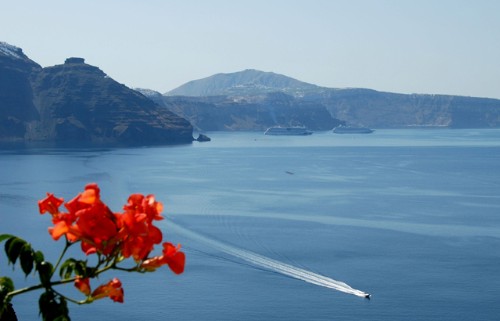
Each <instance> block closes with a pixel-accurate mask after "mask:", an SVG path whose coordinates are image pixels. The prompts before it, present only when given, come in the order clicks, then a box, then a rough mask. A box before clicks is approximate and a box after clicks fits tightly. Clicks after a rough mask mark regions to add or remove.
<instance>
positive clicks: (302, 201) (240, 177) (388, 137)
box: [0, 129, 500, 321]
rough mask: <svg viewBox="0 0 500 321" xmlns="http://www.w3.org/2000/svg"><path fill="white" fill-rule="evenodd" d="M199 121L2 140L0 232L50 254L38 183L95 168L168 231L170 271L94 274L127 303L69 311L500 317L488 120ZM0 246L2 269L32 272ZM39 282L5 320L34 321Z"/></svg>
mask: <svg viewBox="0 0 500 321" xmlns="http://www.w3.org/2000/svg"><path fill="white" fill-rule="evenodd" d="M207 135H208V136H210V137H211V138H212V141H211V142H206V143H198V142H194V143H193V144H192V145H180V146H170V147H143V148H116V149H111V148H94V149H89V148H78V146H75V147H73V148H69V149H68V148H66V149H60V148H47V147H46V148H41V147H40V148H30V149H12V148H3V149H2V150H1V151H0V233H11V234H16V235H19V236H21V237H23V238H25V239H26V240H28V241H29V242H31V243H32V246H33V247H34V248H36V249H43V250H44V251H46V257H47V258H48V259H50V260H53V261H55V260H56V259H57V256H58V253H59V251H60V250H61V247H62V245H63V244H62V242H61V241H60V242H54V241H53V240H52V239H51V238H50V236H49V235H48V233H47V227H48V226H50V217H48V216H46V215H40V214H38V210H37V200H38V199H41V198H43V197H44V196H45V193H46V192H53V193H55V194H56V196H60V197H64V198H65V199H66V200H69V199H71V198H73V197H74V196H75V195H76V194H77V193H78V192H80V191H82V190H83V188H84V186H85V184H87V183H89V182H97V183H98V184H99V185H100V187H101V193H102V198H103V200H104V201H105V202H106V203H107V204H108V205H109V206H110V207H111V208H112V209H113V210H114V211H120V210H121V208H122V206H123V204H124V203H125V202H126V199H127V197H128V195H129V194H131V193H144V194H154V195H155V196H156V198H157V199H158V200H159V201H161V202H163V203H164V208H165V209H164V215H165V216H166V217H167V219H165V220H163V221H161V222H160V223H159V225H160V227H161V229H162V230H163V233H164V238H165V239H166V240H168V241H172V242H173V243H181V244H182V246H183V250H184V251H185V252H186V254H187V263H186V270H185V272H184V274H182V275H180V276H176V275H174V274H173V273H171V272H170V271H169V270H168V269H167V268H162V269H160V270H158V271H157V272H155V273H149V274H137V273H133V274H132V273H129V274H127V273H123V272H122V273H114V272H109V273H106V274H104V275H103V276H102V277H101V279H100V280H101V281H102V282H107V281H108V280H109V279H111V278H113V277H115V276H118V277H119V278H120V279H121V280H122V283H123V287H124V289H125V303H124V304H119V303H113V302H112V301H111V300H109V299H103V300H100V301H97V302H95V303H93V304H91V305H86V306H76V305H72V304H70V315H71V317H72V320H93V321H100V320H122V321H128V320H130V321H132V320H134V321H135V320H146V319H147V320H155V319H156V320H176V321H182V320H217V321H224V320H243V321H244V320H349V321H350V320H380V321H391V320H394V321H396V320H398V321H400V320H412V321H415V320H426V321H429V320H436V321H438V320H439V321H446V320H450V321H456V320H471V321H474V320H491V321H494V320H495V321H496V320H500V130H483V129H481V130H449V129H405V130H377V131H375V133H373V134H370V135H336V134H332V133H331V132H317V133H314V134H313V135H311V136H306V137H293V136H280V137H278V136H265V135H263V134H262V133H255V132H250V133H249V132H246V133H226V132H224V133H222V132H213V133H207ZM1 250H2V253H1V255H0V275H9V276H12V277H14V279H15V283H16V286H17V287H22V286H24V285H27V284H33V283H35V282H36V279H35V278H34V277H31V276H30V277H28V278H27V279H26V280H25V278H24V276H21V275H20V274H21V273H20V271H21V270H20V269H19V266H16V268H15V270H13V269H12V266H7V264H6V261H5V255H4V253H3V245H2V246H1ZM76 250H77V249H76ZM70 254H74V255H80V254H79V252H78V251H74V252H73V253H70ZM256 258H258V259H256ZM266 262H267V263H269V262H271V263H269V264H268V265H267V266H266ZM273 266H281V270H280V269H279V268H273ZM283 269H284V270H285V272H286V270H287V269H289V270H290V269H291V271H292V272H293V271H295V272H293V273H296V274H297V273H298V272H296V271H301V273H303V274H302V275H303V276H304V275H305V276H308V277H312V278H313V279H314V278H315V277H316V276H317V275H323V276H325V277H327V278H330V279H332V280H337V281H341V282H345V283H346V284H347V285H349V286H350V287H352V288H353V289H356V290H360V291H362V292H366V293H370V294H371V295H372V297H371V300H367V299H365V298H362V297H359V296H355V295H352V294H349V293H343V292H340V291H337V290H334V289H330V288H327V287H325V286H322V284H321V282H317V283H320V284H312V283H308V282H305V281H303V280H301V279H300V278H295V277H293V275H287V274H286V273H283V271H284V270H283ZM302 271H304V272H302ZM293 273H291V274H293ZM323 285H324V284H323ZM60 290H61V292H64V293H68V294H71V295H74V296H75V298H76V299H82V297H81V296H80V295H79V294H78V293H76V291H74V290H73V289H72V286H71V285H70V286H67V287H66V288H65V287H61V288H60ZM39 294H40V293H39V292H38V293H33V294H30V295H25V296H19V297H16V298H15V299H14V301H13V304H14V307H15V309H16V312H17V315H18V317H19V320H21V321H25V320H37V319H39V317H38V307H37V299H38V296H39Z"/></svg>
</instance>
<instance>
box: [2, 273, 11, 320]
mask: <svg viewBox="0 0 500 321" xmlns="http://www.w3.org/2000/svg"><path fill="white" fill-rule="evenodd" d="M13 290H14V282H12V280H11V279H10V278H8V277H1V278H0V316H1V315H2V313H3V312H4V311H5V310H6V309H7V306H8V304H9V301H10V300H9V297H8V296H7V294H8V293H9V292H11V291H13Z"/></svg>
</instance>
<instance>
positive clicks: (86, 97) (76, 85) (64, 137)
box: [0, 43, 193, 145]
mask: <svg viewBox="0 0 500 321" xmlns="http://www.w3.org/2000/svg"><path fill="white" fill-rule="evenodd" d="M0 141H3V142H56V143H78V144H81V143H88V144H101V145H102V144H105V145H117V144H119V145H129V144H133V145H152V144H171V143H190V142H192V141H193V137H192V126H191V124H189V122H188V121H187V120H185V119H183V118H181V117H179V116H177V115H175V114H174V113H172V112H171V111H169V110H167V109H165V108H163V107H160V106H158V105H157V104H155V103H154V102H153V101H152V100H150V99H149V98H147V97H145V96H144V95H142V94H140V93H138V92H137V91H134V90H132V89H130V88H128V87H126V86H125V85H123V84H120V83H118V82H116V81H115V80H113V79H112V78H110V77H108V76H107V75H106V74H105V73H104V72H103V71H102V70H100V69H99V68H98V67H95V66H91V65H88V64H86V63H85V60H84V59H83V58H78V57H71V58H68V59H66V61H65V63H64V64H61V65H55V66H51V67H45V68H41V67H40V66H39V65H38V64H36V63H35V62H33V61H32V60H30V59H29V58H28V57H27V56H26V55H24V53H22V50H21V49H20V48H17V47H15V46H12V45H9V44H6V43H0Z"/></svg>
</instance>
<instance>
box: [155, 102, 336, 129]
mask: <svg viewBox="0 0 500 321" xmlns="http://www.w3.org/2000/svg"><path fill="white" fill-rule="evenodd" d="M163 104H164V106H165V107H167V108H168V109H170V110H172V111H173V112H175V113H176V114H178V115H181V116H182V117H184V118H186V119H188V120H189V121H190V122H191V124H193V126H195V128H196V129H198V130H202V131H238V130H250V131H257V130H259V131H263V130H265V129H267V128H269V127H271V126H276V125H280V126H306V127H307V128H309V129H311V130H330V129H332V128H333V127H335V126H337V125H339V124H340V121H339V120H337V119H334V118H332V116H331V115H330V114H329V113H328V111H327V110H326V108H325V106H323V105H321V104H318V103H315V102H306V101H301V100H297V99H295V98H294V97H292V96H289V95H286V94H284V93H268V94H264V95H259V96H252V97H245V98H242V97H240V98H234V97H226V96H216V97H185V96H173V97H164V99H163Z"/></svg>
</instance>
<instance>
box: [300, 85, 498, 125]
mask: <svg viewBox="0 0 500 321" xmlns="http://www.w3.org/2000/svg"><path fill="white" fill-rule="evenodd" d="M307 99H309V100H314V101H318V100H319V101H321V102H322V103H323V104H324V105H325V106H327V109H328V110H329V111H330V113H331V114H332V116H333V117H335V118H339V119H342V120H344V121H345V122H346V123H349V124H353V125H363V126H369V127H374V128H402V127H450V128H491V127H500V100H498V99H488V98H476V97H463V96H449V95H424V94H412V95H403V94H394V93H386V92H378V91H374V90H368V89H332V90H330V91H329V92H326V93H322V94H321V95H316V96H313V97H307Z"/></svg>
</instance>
